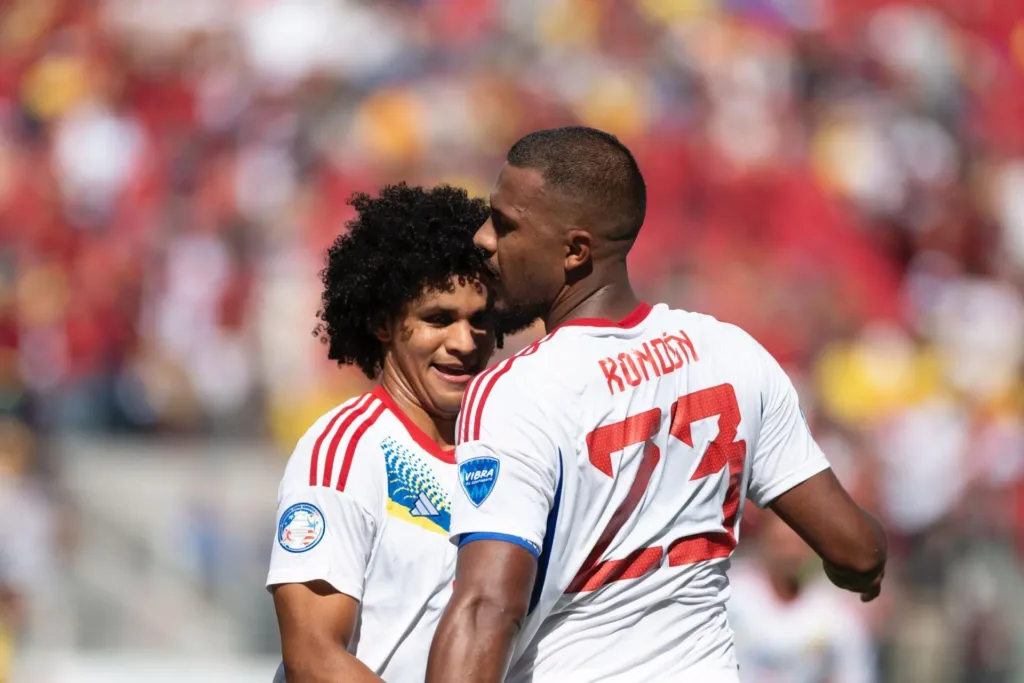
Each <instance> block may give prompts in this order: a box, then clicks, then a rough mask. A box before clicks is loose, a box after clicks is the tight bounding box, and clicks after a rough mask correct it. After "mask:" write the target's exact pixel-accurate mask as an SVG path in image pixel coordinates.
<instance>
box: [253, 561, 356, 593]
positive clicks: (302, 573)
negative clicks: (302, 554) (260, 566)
mask: <svg viewBox="0 0 1024 683" xmlns="http://www.w3.org/2000/svg"><path fill="white" fill-rule="evenodd" d="M310 581H326V582H327V583H329V584H331V587H332V588H333V589H334V590H336V591H338V592H339V593H344V594H345V595H347V596H349V597H351V598H354V599H355V600H360V601H361V600H362V599H363V585H362V582H361V581H353V580H352V579H350V578H348V577H346V576H344V575H342V574H338V573H334V574H332V573H330V572H317V571H310V570H309V569H307V568H305V567H303V568H293V569H277V570H274V571H271V572H270V573H269V574H267V585H266V588H267V590H268V591H269V590H270V589H271V588H273V587H274V586H281V585H283V584H286V583H309V582H310Z"/></svg>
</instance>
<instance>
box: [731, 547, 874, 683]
mask: <svg viewBox="0 0 1024 683" xmlns="http://www.w3.org/2000/svg"><path fill="white" fill-rule="evenodd" d="M729 580H730V582H731V584H732V598H731V599H730V600H729V606H728V607H729V624H730V626H732V630H733V632H734V633H735V636H736V652H737V656H738V658H739V662H740V671H741V672H742V674H743V678H744V679H745V680H749V681H757V683H820V682H821V681H829V683H875V681H876V680H877V679H876V676H875V661H874V652H873V650H872V646H871V636H870V634H869V633H868V629H867V626H866V624H865V623H864V622H863V620H861V619H860V618H859V617H858V614H857V613H856V612H855V611H854V610H853V609H851V605H850V602H849V601H848V597H849V594H846V593H840V592H839V591H836V590H835V588H834V587H833V586H832V585H831V584H829V583H828V582H827V581H824V580H818V581H815V582H813V583H811V584H810V585H808V586H807V587H805V588H804V589H803V590H802V591H801V592H800V593H799V594H798V595H797V596H796V598H794V599H793V600H791V601H783V600H781V599H780V598H779V597H777V595H776V593H775V591H774V590H773V589H772V587H771V584H770V582H769V579H768V576H767V574H765V573H764V571H762V570H760V569H759V568H757V567H753V566H743V565H741V564H740V563H739V562H737V566H736V567H734V568H733V570H732V571H730V572H729Z"/></svg>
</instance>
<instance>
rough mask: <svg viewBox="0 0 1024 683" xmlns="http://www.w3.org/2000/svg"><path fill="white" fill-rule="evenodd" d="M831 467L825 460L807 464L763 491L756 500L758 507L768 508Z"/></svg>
mask: <svg viewBox="0 0 1024 683" xmlns="http://www.w3.org/2000/svg"><path fill="white" fill-rule="evenodd" d="M829 467H830V465H829V463H828V460H825V459H824V458H821V459H820V460H815V461H813V462H809V463H806V464H804V465H802V466H801V467H799V468H797V469H795V470H793V471H791V472H790V473H789V474H787V475H785V476H784V477H782V478H781V479H779V480H778V481H776V482H775V483H773V484H772V485H771V486H769V487H768V488H766V489H764V490H763V491H761V493H760V495H759V496H758V497H757V499H755V500H754V502H755V503H756V504H757V507H759V508H766V507H768V506H769V505H771V504H772V501H774V500H775V499H776V498H778V497H779V496H781V495H782V494H783V493H785V492H786V491H789V490H790V489H791V488H793V487H795V486H797V485H798V484H802V483H804V482H805V481H807V480H808V479H810V478H811V477H813V476H814V475H816V474H818V473H820V472H824V471H825V470H827V469H828V468H829Z"/></svg>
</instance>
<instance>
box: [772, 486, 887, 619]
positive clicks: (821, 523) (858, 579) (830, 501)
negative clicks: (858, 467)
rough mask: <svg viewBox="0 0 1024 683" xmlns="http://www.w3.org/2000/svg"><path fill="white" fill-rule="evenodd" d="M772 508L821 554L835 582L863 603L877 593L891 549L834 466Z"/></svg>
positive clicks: (874, 521)
mask: <svg viewBox="0 0 1024 683" xmlns="http://www.w3.org/2000/svg"><path fill="white" fill-rule="evenodd" d="M770 507H771V508H772V510H774V511H775V513H776V514H777V515H778V516H779V517H781V518H782V519H783V521H785V522H786V524H788V525H789V526H790V527H791V528H792V529H793V530H794V531H796V532H797V533H798V534H800V536H801V538H803V539H804V540H805V541H806V542H807V544H808V545H809V546H811V548H813V549H814V551H815V552H816V553H818V555H819V556H820V557H821V559H822V560H823V561H824V563H825V573H826V574H827V575H828V577H829V579H831V581H832V583H834V584H835V585H837V586H839V587H840V588H843V589H846V590H849V591H853V592H855V593H860V596H861V600H863V601H864V602H868V601H870V600H874V599H875V598H876V597H878V594H879V593H880V592H881V589H882V576H883V575H884V573H885V561H886V557H887V553H888V545H887V542H886V538H885V532H884V531H883V530H882V525H881V524H879V523H878V520H876V519H875V518H874V517H872V516H871V515H869V514H868V513H867V512H865V511H864V510H863V509H861V507H860V506H859V505H857V504H856V503H855V502H854V501H853V499H852V498H850V495H849V494H848V493H847V492H846V490H845V489H844V488H843V487H842V485H841V484H840V483H839V480H838V479H836V476H835V474H833V472H832V470H830V469H828V470H825V471H823V472H820V473H818V474H816V475H814V476H813V477H811V478H810V479H808V480H807V481H805V482H803V483H802V484H798V485H797V486H795V487H793V488H792V489H790V490H789V491H787V492H786V493H783V494H782V495H780V496H779V497H778V498H776V499H775V500H774V501H772V503H771V505H770Z"/></svg>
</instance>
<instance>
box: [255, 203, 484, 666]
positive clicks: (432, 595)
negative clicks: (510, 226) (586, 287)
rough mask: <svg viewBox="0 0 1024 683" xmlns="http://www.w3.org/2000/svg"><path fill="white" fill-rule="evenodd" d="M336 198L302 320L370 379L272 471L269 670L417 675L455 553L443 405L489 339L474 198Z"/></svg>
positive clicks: (480, 358)
mask: <svg viewBox="0 0 1024 683" xmlns="http://www.w3.org/2000/svg"><path fill="white" fill-rule="evenodd" d="M350 203H351V204H352V205H353V206H354V207H355V209H356V212H357V216H356V218H355V219H354V220H353V221H351V222H350V223H349V224H348V231H347V232H345V233H344V234H342V235H341V236H340V237H338V238H337V239H336V240H335V242H334V244H333V246H331V248H330V249H329V250H328V258H327V266H326V268H325V269H324V270H323V271H322V273H321V279H322V281H323V285H324V291H323V300H322V304H323V307H322V310H321V311H320V313H319V316H320V320H321V324H320V325H319V326H318V328H317V333H318V335H319V336H320V338H321V340H322V341H324V342H326V344H327V348H328V357H329V358H331V359H332V360H335V361H337V362H338V363H339V364H342V365H356V366H358V367H359V368H360V369H361V370H362V371H363V372H364V373H365V374H366V376H367V377H370V378H378V379H379V384H378V386H377V387H376V388H374V389H373V390H372V391H370V392H369V393H366V394H363V395H362V396H358V397H356V398H353V399H352V400H350V401H347V402H345V403H343V404H342V405H340V406H338V407H337V408H335V409H333V410H331V411H329V412H328V413H327V414H325V415H324V416H323V417H321V418H320V419H319V420H317V421H316V423H315V424H314V425H313V426H312V427H310V429H309V431H307V432H306V434H305V436H303V437H302V438H301V439H300V440H299V442H298V445H297V446H296V447H295V451H294V452H293V453H292V456H291V459H290V460H289V461H288V465H287V467H286V469H285V473H284V477H283V479H282V480H281V485H280V488H279V490H278V513H277V519H278V523H277V538H276V539H275V542H274V545H273V551H272V554H271V560H270V571H269V574H268V576H267V586H268V587H269V588H270V590H271V591H272V592H273V594H274V605H275V607H276V609H277V616H278V622H279V625H280V630H281V645H282V651H283V655H284V656H283V660H284V661H283V664H282V666H281V668H280V669H279V670H278V675H277V678H276V679H275V680H278V681H281V680H284V677H285V675H286V676H287V680H288V683H314V682H319V681H332V682H334V681H350V682H359V681H378V682H379V681H380V680H381V679H382V678H383V679H386V680H387V681H389V683H403V682H410V683H411V682H413V681H417V682H422V681H423V677H424V670H425V667H426V659H427V651H428V649H429V647H430V638H431V636H432V634H433V632H434V628H435V626H436V625H437V621H438V618H439V617H440V614H441V610H442V609H443V608H444V605H445V603H446V602H447V600H448V596H449V594H450V592H451V582H452V575H453V573H454V567H455V549H454V547H453V546H452V545H451V544H450V543H449V542H448V525H449V518H450V512H451V507H450V506H451V503H450V498H449V492H450V490H451V489H452V487H454V486H455V485H456V484H455V457H454V453H453V450H452V448H453V447H454V443H455V435H454V432H455V419H456V415H457V413H458V410H459V403H460V401H461V400H462V394H463V392H464V390H465V388H466V385H467V383H468V382H469V380H470V379H471V378H473V377H474V376H476V375H477V374H478V373H479V372H480V371H482V370H483V369H484V368H485V367H486V365H487V362H488V360H489V359H490V356H491V353H492V351H493V349H494V346H495V344H496V343H497V344H499V345H500V341H501V333H500V332H499V331H496V327H495V320H494V316H493V306H492V305H491V299H492V298H493V297H491V296H490V293H489V290H488V289H487V288H486V287H485V285H484V284H483V283H482V280H481V275H482V273H483V270H484V268H485V265H484V258H483V256H482V254H481V252H480V250H479V249H478V248H476V247H474V246H473V241H472V240H473V234H474V233H475V231H476V230H477V228H479V227H480V225H481V224H482V223H483V222H484V221H485V220H486V218H487V215H488V213H487V208H486V205H485V204H484V202H483V201H481V200H479V199H471V198H469V197H468V196H467V193H466V191H465V190H462V189H457V188H454V187H449V186H440V187H435V188H433V189H431V190H424V189H422V188H419V187H410V186H406V185H404V184H400V185H397V186H391V187H385V188H384V189H383V190H382V191H381V193H380V195H379V196H378V197H370V196H367V195H365V194H358V195H356V196H355V197H354V198H353V199H352V200H351V202H350Z"/></svg>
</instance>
